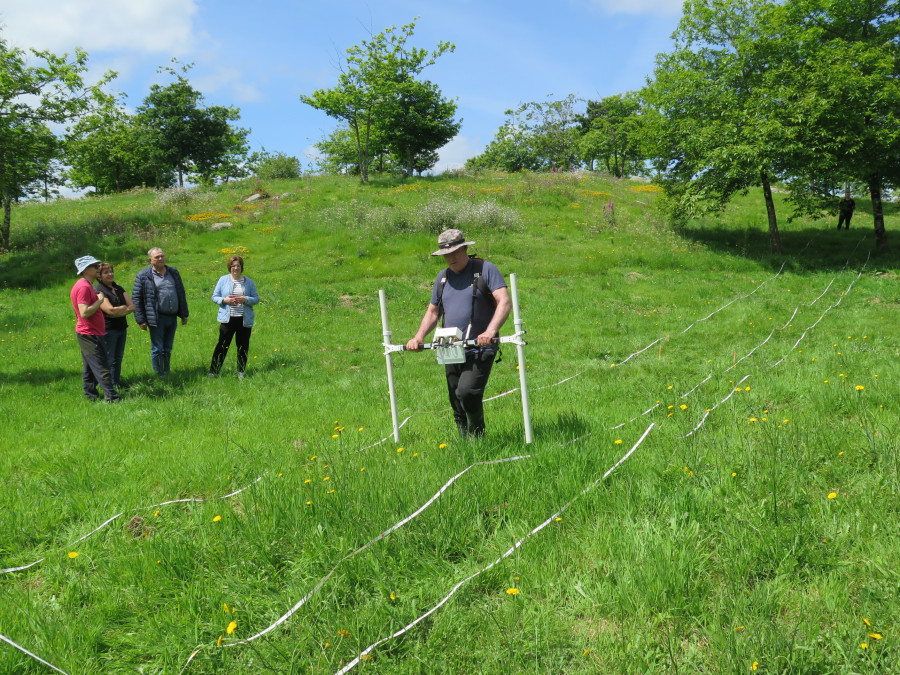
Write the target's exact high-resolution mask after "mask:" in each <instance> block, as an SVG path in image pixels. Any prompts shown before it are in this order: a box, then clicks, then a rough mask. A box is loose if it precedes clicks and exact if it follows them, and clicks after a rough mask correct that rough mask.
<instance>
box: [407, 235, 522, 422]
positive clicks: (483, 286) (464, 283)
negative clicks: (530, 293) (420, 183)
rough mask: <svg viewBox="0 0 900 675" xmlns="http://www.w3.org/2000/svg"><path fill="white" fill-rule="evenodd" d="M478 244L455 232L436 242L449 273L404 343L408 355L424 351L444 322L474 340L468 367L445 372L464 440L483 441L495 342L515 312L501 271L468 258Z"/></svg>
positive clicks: (443, 273) (463, 365)
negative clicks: (478, 439)
mask: <svg viewBox="0 0 900 675" xmlns="http://www.w3.org/2000/svg"><path fill="white" fill-rule="evenodd" d="M474 243H475V242H474V241H466V238H465V237H464V236H463V233H462V232H461V231H460V230H456V229H453V230H446V231H444V232H442V233H441V235H440V236H439V237H438V250H437V251H435V252H434V253H432V254H431V255H433V256H443V257H444V261H445V262H446V263H447V269H445V270H442V271H441V272H440V273H438V275H437V278H436V279H435V280H434V287H433V288H432V291H431V302H430V303H429V304H428V308H427V309H426V310H425V316H423V317H422V322H421V324H420V325H419V330H418V331H417V332H416V334H415V336H414V337H413V338H412V339H411V340H410V341H409V342H407V343H406V348H407V349H409V350H413V351H418V350H421V349H422V343H423V342H424V341H425V336H426V335H428V334H429V333H430V332H431V331H432V329H434V327H435V326H436V325H437V322H438V320H440V318H441V317H442V316H443V319H444V325H446V326H448V327H455V328H459V329H460V330H461V331H462V333H463V339H464V340H470V339H474V340H475V342H476V344H475V346H473V347H468V348H467V349H466V352H465V355H466V360H465V362H464V363H454V364H448V365H445V366H444V368H445V371H446V373H445V374H446V377H447V393H448V395H449V398H450V407H451V408H452V410H453V419H454V421H455V422H456V427H457V429H459V433H460V435H461V436H462V437H463V438H467V437H475V438H479V437H481V436H483V435H484V429H485V424H484V404H483V401H484V389H485V387H486V386H487V382H488V378H489V377H490V375H491V368H492V367H493V365H494V358H495V357H496V355H497V345H496V344H495V343H494V342H493V340H494V338H496V337H497V335H498V334H499V332H500V328H501V327H502V326H503V323H504V322H505V321H506V318H507V317H508V316H509V311H510V309H511V308H512V302H511V300H510V297H509V290H508V289H507V286H506V281H504V279H503V275H502V274H501V273H500V271H499V270H498V269H497V267H496V266H495V265H494V264H493V263H491V262H489V261H487V260H480V259H479V258H474V257H470V256H469V246H471V245H473V244H474Z"/></svg>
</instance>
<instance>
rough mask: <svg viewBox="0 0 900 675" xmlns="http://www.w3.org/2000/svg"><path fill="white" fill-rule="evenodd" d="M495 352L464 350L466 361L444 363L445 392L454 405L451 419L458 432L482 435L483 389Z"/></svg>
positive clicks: (463, 435)
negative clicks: (445, 373)
mask: <svg viewBox="0 0 900 675" xmlns="http://www.w3.org/2000/svg"><path fill="white" fill-rule="evenodd" d="M495 356H496V352H495V351H494V350H491V349H486V350H484V351H467V352H466V361H465V363H453V364H450V365H446V366H444V368H445V369H446V372H447V393H448V394H449V395H450V407H452V408H453V419H454V420H455V421H456V427H457V428H458V429H459V433H460V435H461V436H462V437H463V438H465V437H468V436H476V437H477V436H483V435H484V403H483V402H482V400H483V399H484V388H485V387H486V386H487V382H488V378H489V377H490V376H491V368H492V367H493V365H494V357H495Z"/></svg>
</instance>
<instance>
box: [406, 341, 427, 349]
mask: <svg viewBox="0 0 900 675" xmlns="http://www.w3.org/2000/svg"><path fill="white" fill-rule="evenodd" d="M406 349H407V351H410V352H420V351H422V349H423V347H422V341H421V340H420V339H419V338H413V339H412V340H410V341H409V342H407V343H406Z"/></svg>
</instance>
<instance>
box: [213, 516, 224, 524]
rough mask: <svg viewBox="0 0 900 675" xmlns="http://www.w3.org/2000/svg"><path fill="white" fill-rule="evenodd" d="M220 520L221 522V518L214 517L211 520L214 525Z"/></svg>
mask: <svg viewBox="0 0 900 675" xmlns="http://www.w3.org/2000/svg"><path fill="white" fill-rule="evenodd" d="M220 520H222V516H216V517H215V518H213V522H214V523H218V522H219V521H220Z"/></svg>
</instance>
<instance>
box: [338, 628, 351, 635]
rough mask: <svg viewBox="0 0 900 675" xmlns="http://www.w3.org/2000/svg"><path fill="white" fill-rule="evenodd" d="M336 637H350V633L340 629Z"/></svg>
mask: <svg viewBox="0 0 900 675" xmlns="http://www.w3.org/2000/svg"><path fill="white" fill-rule="evenodd" d="M338 635H340V636H341V637H350V631H349V630H345V629H343V628H341V629H339V630H338Z"/></svg>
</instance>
